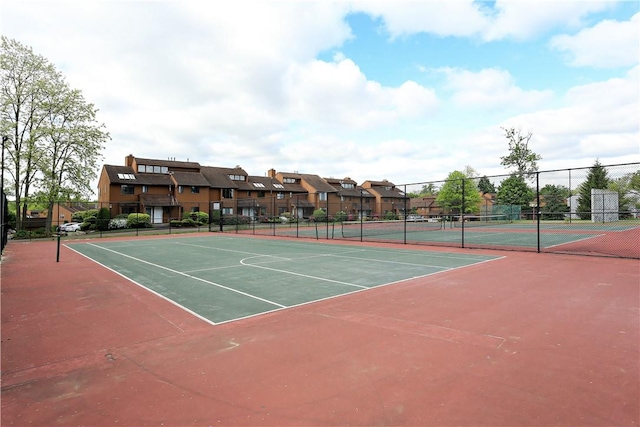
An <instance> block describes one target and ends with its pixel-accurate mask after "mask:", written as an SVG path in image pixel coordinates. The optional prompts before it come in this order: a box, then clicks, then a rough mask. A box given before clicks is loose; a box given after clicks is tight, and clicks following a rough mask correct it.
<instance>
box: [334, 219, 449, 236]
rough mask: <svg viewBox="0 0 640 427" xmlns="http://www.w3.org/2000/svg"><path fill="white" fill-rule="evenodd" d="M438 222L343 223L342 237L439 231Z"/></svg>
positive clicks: (440, 226) (440, 227)
mask: <svg viewBox="0 0 640 427" xmlns="http://www.w3.org/2000/svg"><path fill="white" fill-rule="evenodd" d="M441 229H442V223H441V222H440V221H415V222H413V221H403V220H387V221H363V222H343V223H342V237H344V238H351V237H366V236H384V235H402V234H404V233H405V232H406V233H419V232H422V231H434V230H441Z"/></svg>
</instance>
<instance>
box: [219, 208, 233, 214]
mask: <svg viewBox="0 0 640 427" xmlns="http://www.w3.org/2000/svg"><path fill="white" fill-rule="evenodd" d="M222 214H223V215H233V208H225V207H223V208H222Z"/></svg>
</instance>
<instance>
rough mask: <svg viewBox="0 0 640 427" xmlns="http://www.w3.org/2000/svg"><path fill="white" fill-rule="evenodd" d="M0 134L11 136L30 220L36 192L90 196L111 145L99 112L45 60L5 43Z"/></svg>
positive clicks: (17, 181) (12, 164) (49, 197)
mask: <svg viewBox="0 0 640 427" xmlns="http://www.w3.org/2000/svg"><path fill="white" fill-rule="evenodd" d="M0 58H1V60H0V62H1V65H2V85H1V87H2V93H1V94H0V96H1V100H2V116H1V129H2V131H3V132H4V133H6V134H8V135H11V138H10V140H11V142H10V144H9V150H8V152H9V158H10V161H9V165H8V167H7V170H8V171H9V172H10V175H11V178H12V179H13V187H14V191H15V194H14V196H15V198H16V204H17V205H18V206H21V210H22V218H24V217H25V216H26V211H27V202H28V201H29V197H30V195H31V193H32V192H34V191H37V192H38V193H39V194H41V195H44V198H45V200H46V203H47V205H48V207H49V210H48V211H49V216H48V218H47V221H48V225H49V227H47V229H50V225H51V219H52V218H51V213H52V212H53V209H52V208H53V205H54V203H55V201H59V200H60V199H61V198H62V197H64V198H66V199H70V198H72V197H81V196H85V197H86V196H88V195H89V194H91V193H93V191H92V190H91V188H90V183H91V181H92V180H93V179H94V178H95V177H96V170H97V162H98V161H99V160H100V151H101V150H102V149H103V145H104V144H105V143H106V141H107V140H108V139H109V135H108V133H107V132H106V131H105V130H104V125H103V124H99V123H98V122H97V121H96V114H97V109H96V108H95V107H94V106H93V105H92V104H88V103H86V102H85V100H84V98H83V96H82V93H81V92H80V91H79V90H72V89H71V88H70V87H69V86H68V84H67V83H66V82H65V81H64V78H63V76H62V75H61V74H60V73H59V72H57V71H56V70H55V68H54V67H53V65H51V64H49V63H48V61H47V60H46V59H45V58H43V57H42V56H39V55H36V54H34V53H33V51H32V50H31V49H30V48H28V47H25V46H23V45H22V44H20V43H19V42H17V41H15V40H10V39H8V38H6V37H2V51H1V57H0Z"/></svg>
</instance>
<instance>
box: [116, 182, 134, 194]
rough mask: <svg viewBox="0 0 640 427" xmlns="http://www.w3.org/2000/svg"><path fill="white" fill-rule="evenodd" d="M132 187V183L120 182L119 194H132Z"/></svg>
mask: <svg viewBox="0 0 640 427" xmlns="http://www.w3.org/2000/svg"><path fill="white" fill-rule="evenodd" d="M134 188H135V187H134V186H133V185H127V184H122V185H121V186H120V194H133V193H134Z"/></svg>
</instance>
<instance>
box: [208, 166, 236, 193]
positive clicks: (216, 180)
mask: <svg viewBox="0 0 640 427" xmlns="http://www.w3.org/2000/svg"><path fill="white" fill-rule="evenodd" d="M200 173H202V175H204V177H205V179H206V180H207V182H209V185H210V186H211V187H213V188H238V184H237V183H238V182H240V181H234V180H232V179H231V178H229V175H244V176H247V173H246V172H245V171H244V170H243V169H242V168H235V169H229V168H218V167H213V166H203V167H202V168H201V169H200Z"/></svg>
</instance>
